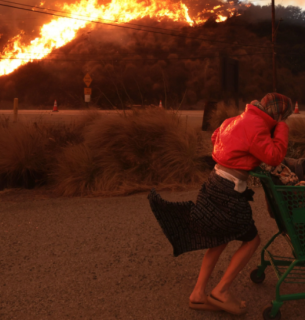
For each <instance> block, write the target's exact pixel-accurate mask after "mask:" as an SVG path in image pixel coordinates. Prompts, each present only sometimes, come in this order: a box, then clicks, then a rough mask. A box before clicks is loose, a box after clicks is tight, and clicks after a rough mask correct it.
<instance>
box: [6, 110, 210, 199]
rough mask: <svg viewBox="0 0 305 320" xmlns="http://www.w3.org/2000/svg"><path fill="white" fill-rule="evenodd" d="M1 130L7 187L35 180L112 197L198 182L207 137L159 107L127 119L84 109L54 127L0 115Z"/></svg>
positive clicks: (61, 190) (63, 191) (68, 192)
mask: <svg viewBox="0 0 305 320" xmlns="http://www.w3.org/2000/svg"><path fill="white" fill-rule="evenodd" d="M0 130H1V132H2V134H1V137H5V138H2V139H0V177H2V180H5V181H6V185H7V186H9V187H11V186H15V185H16V186H20V185H21V186H23V187H29V185H30V184H33V181H34V184H35V181H36V184H37V182H40V183H41V184H43V183H46V184H48V185H50V186H51V187H52V188H53V189H54V190H55V191H56V194H58V195H63V196H114V195H127V194H131V193H134V192H139V191H147V190H149V189H150V188H151V187H158V189H169V190H181V189H185V188H187V187H192V186H194V187H195V186H196V187H197V186H198V185H200V184H201V183H202V182H203V180H204V179H205V178H206V176H207V168H208V167H207V164H206V163H205V161H204V155H205V154H206V153H208V151H207V150H208V149H207V148H208V145H209V143H207V144H206V146H205V143H204V140H205V139H203V138H202V136H201V135H200V130H199V128H198V129H196V130H194V129H192V128H188V129H187V130H186V127H185V123H183V122H182V123H181V121H179V118H178V116H176V115H175V114H174V113H166V112H165V111H164V110H160V109H148V110H142V111H139V110H133V112H132V113H131V114H129V115H127V116H126V117H125V116H124V115H123V114H122V113H120V114H119V115H117V116H113V115H112V116H110V115H109V116H103V117H101V116H99V115H98V113H97V112H96V110H90V111H89V112H85V113H84V115H83V117H82V118H81V120H80V121H78V122H75V123H70V124H57V125H54V124H49V123H43V122H39V123H38V122H35V123H32V124H31V123H19V122H18V123H16V124H14V123H9V122H8V121H5V120H2V121H1V122H0ZM4 131H5V132H4ZM6 173H9V174H6ZM5 174H6V175H5ZM20 179H21V180H22V182H20ZM14 181H15V182H14ZM13 182H14V183H13Z"/></svg>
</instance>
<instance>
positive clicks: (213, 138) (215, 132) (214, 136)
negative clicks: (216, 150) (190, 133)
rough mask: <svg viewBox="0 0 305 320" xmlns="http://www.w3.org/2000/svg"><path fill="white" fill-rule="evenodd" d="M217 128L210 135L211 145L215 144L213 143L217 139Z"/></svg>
mask: <svg viewBox="0 0 305 320" xmlns="http://www.w3.org/2000/svg"><path fill="white" fill-rule="evenodd" d="M219 128H220V127H219ZM219 128H217V129H216V130H215V131H214V132H213V134H212V137H211V140H212V143H213V145H214V144H215V141H216V139H217V136H218V133H219Z"/></svg>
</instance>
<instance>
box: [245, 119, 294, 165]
mask: <svg viewBox="0 0 305 320" xmlns="http://www.w3.org/2000/svg"><path fill="white" fill-rule="evenodd" d="M255 131H256V132H257V134H256V135H255V136H254V139H253V140H252V142H251V143H250V149H249V152H250V153H251V154H252V155H254V156H255V157H256V158H257V159H259V160H261V161H262V162H264V163H266V164H268V165H269V166H273V167H276V166H278V165H279V164H280V163H281V162H282V161H283V160H284V158H285V156H286V153H287V148H288V131H289V129H288V126H287V124H286V123H285V122H279V123H278V124H277V125H276V128H275V130H274V138H273V139H272V138H271V135H270V131H269V130H268V128H267V127H265V126H264V125H260V126H256V127H255Z"/></svg>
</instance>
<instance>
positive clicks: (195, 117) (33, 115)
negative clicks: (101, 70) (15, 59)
mask: <svg viewBox="0 0 305 320" xmlns="http://www.w3.org/2000/svg"><path fill="white" fill-rule="evenodd" d="M87 112H88V111H87V110H60V111H58V112H52V110H18V119H19V120H29V119H31V120H32V121H39V120H40V121H46V122H71V121H75V120H77V118H78V117H80V116H84V115H86V113H87ZM97 112H98V113H99V114H104V115H110V116H112V115H117V113H118V111H116V110H98V111H97ZM120 112H121V113H122V112H123V111H122V110H120ZM126 113H131V110H126ZM203 113H204V112H203V111H202V110H180V111H178V115H180V116H181V118H182V119H183V118H184V120H186V116H187V123H188V124H192V125H194V126H200V127H201V125H202V118H203ZM0 117H5V118H9V119H10V120H11V119H13V110H0ZM304 117H305V111H300V114H292V115H291V118H304Z"/></svg>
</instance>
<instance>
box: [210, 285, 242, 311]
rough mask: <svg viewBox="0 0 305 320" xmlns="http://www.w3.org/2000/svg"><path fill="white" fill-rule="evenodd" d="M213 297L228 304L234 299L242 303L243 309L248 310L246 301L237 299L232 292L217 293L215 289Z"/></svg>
mask: <svg viewBox="0 0 305 320" xmlns="http://www.w3.org/2000/svg"><path fill="white" fill-rule="evenodd" d="M211 295H212V296H213V297H214V298H216V299H217V300H219V301H221V302H227V301H229V300H231V299H232V298H233V299H234V300H235V301H237V302H239V303H240V307H241V308H246V301H241V300H239V299H237V298H236V297H235V296H234V294H232V293H231V292H230V291H224V292H221V291H217V290H215V289H213V290H212V291H211Z"/></svg>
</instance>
